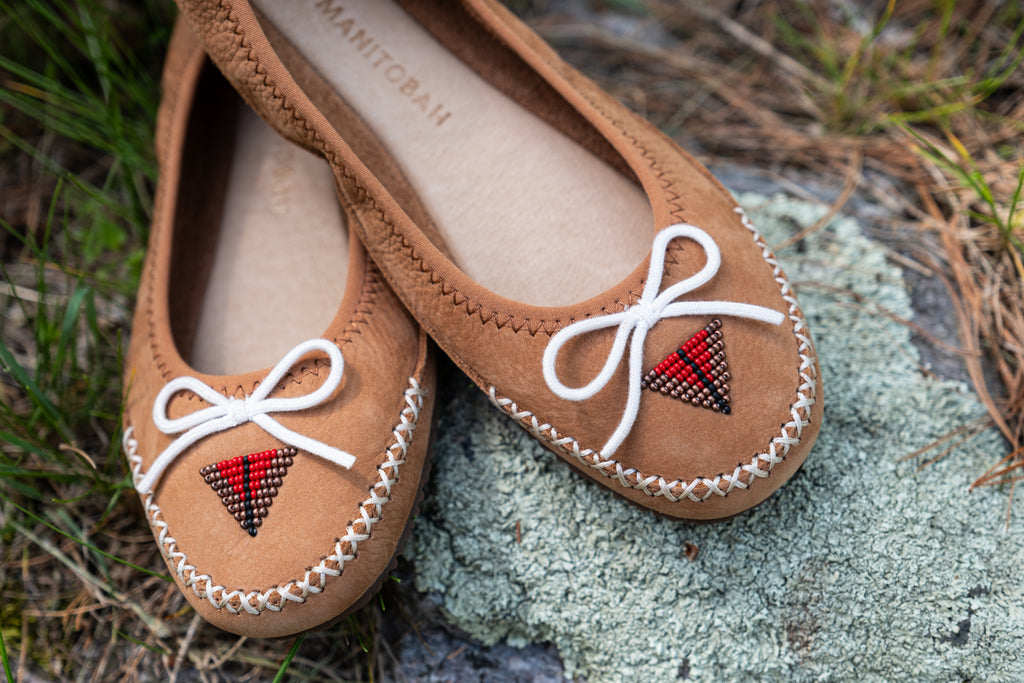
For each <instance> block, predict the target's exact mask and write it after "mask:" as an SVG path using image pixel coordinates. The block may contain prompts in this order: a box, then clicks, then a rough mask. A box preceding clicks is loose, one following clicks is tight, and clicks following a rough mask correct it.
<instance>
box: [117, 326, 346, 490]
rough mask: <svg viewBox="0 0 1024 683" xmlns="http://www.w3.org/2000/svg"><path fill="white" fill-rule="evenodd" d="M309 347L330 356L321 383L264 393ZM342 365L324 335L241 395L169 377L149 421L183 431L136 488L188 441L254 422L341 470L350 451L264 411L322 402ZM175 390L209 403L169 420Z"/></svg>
mask: <svg viewBox="0 0 1024 683" xmlns="http://www.w3.org/2000/svg"><path fill="white" fill-rule="evenodd" d="M311 351H323V352H324V353H326V354H327V357H328V358H329V359H330V361H331V370H330V372H329V373H328V375H327V379H326V380H324V383H323V384H321V385H320V387H319V388H317V389H316V391H313V392H312V393H309V394H306V395H305V396H295V397H291V398H267V396H268V395H269V394H270V392H271V391H273V390H274V387H276V386H277V384H278V382H280V381H281V379H282V378H283V377H284V376H285V374H286V373H287V372H288V371H289V370H290V369H291V368H292V366H294V365H295V364H296V363H297V362H298V361H299V359H300V358H302V357H303V356H304V355H306V354H307V353H310V352H311ZM344 369H345V360H344V358H343V357H342V355H341V351H340V350H338V347H337V346H335V345H334V344H333V343H331V342H329V341H327V340H326V339H309V340H306V341H304V342H302V343H301V344H299V345H298V346H296V347H295V348H294V349H292V350H291V351H289V352H288V353H287V354H286V355H285V357H284V358H282V359H281V360H280V362H278V364H277V365H275V366H274V368H273V369H272V370H271V371H270V372H269V373H268V374H267V376H266V377H265V378H264V379H263V381H262V382H260V385H259V386H258V387H257V388H256V390H255V391H254V392H252V394H250V395H249V396H246V397H245V398H243V399H237V398H234V397H232V396H225V395H224V394H221V393H219V392H218V391H217V390H216V389H213V388H212V387H210V386H209V385H208V384H205V383H203V382H202V381H200V380H198V379H196V378H195V377H177V378H175V379H172V380H171V381H170V382H168V383H167V384H166V385H164V388H163V389H161V390H160V393H159V394H157V397H156V401H155V402H154V403H153V422H154V423H155V424H156V427H157V429H159V430H160V431H161V432H163V433H164V434H180V433H181V432H184V434H182V435H181V436H179V437H178V438H177V439H175V440H174V441H173V442H171V444H170V445H169V446H168V447H167V448H166V449H164V452H163V453H161V454H160V455H159V456H157V458H156V460H154V461H153V464H152V465H151V466H150V468H149V471H148V472H146V474H145V476H144V477H142V478H141V479H140V480H139V481H138V483H137V484H136V487H135V488H136V489H138V491H139V493H142V494H146V493H150V492H151V491H152V490H153V487H154V486H156V482H157V481H158V480H159V479H160V476H161V475H162V474H163V472H164V470H166V469H167V467H168V466H169V465H170V464H171V463H172V462H174V459H175V458H177V457H178V456H179V455H181V454H182V453H183V452H184V451H185V449H187V448H188V447H189V446H191V445H192V444H194V443H195V442H197V441H199V440H200V439H203V438H206V437H207V436H211V435H212V434H216V433H217V432H222V431H224V430H226V429H231V428H233V427H238V426H239V425H243V424H245V423H247V422H253V423H255V424H256V425H259V426H260V427H261V428H262V429H263V430H264V431H265V432H267V433H269V434H270V435H271V436H274V437H276V438H277V439H279V440H281V441H283V442H284V443H286V444H288V445H289V446H294V447H295V448H298V449H300V450H302V451H305V452H307V453H311V454H313V455H317V456H320V457H321V458H323V459H325V460H328V461H330V462H332V463H335V464H337V465H341V466H342V467H344V468H346V469H348V468H350V467H352V465H353V464H354V463H355V461H356V459H355V457H354V456H352V455H351V454H349V453H346V452H345V451H342V450H338V449H337V448H334V447H333V446H328V445H327V444H325V443H322V442H320V441H317V440H315V439H311V438H309V437H308V436H304V435H302V434H299V433H297V432H294V431H292V430H290V429H288V428H287V427H285V426H284V425H282V424H281V423H280V422H278V421H277V420H275V419H273V418H272V417H270V415H268V413H281V412H294V411H297V410H307V409H309V408H312V407H313V406H316V405H319V404H321V403H323V402H324V401H325V400H327V399H328V398H330V396H331V394H333V393H334V390H335V389H337V387H338V384H339V383H340V382H341V375H342V372H344ZM179 391H191V392H193V393H194V394H196V395H197V396H199V397H200V398H201V399H203V400H204V401H206V402H207V403H209V404H210V407H209V408H203V409H201V410H197V411H195V412H193V413H190V414H188V415H185V416H183V417H179V418H176V419H173V420H172V419H170V418H168V417H167V404H168V402H169V401H170V400H171V397H172V396H174V395H175V394H177V393H178V392H179Z"/></svg>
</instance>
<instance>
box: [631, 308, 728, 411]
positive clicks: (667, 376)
mask: <svg viewBox="0 0 1024 683" xmlns="http://www.w3.org/2000/svg"><path fill="white" fill-rule="evenodd" d="M728 381H729V366H728V364H727V363H726V362H725V344H724V343H723V342H722V321H721V320H718V319H717V318H716V319H714V320H712V321H711V322H710V323H708V324H707V325H705V326H704V328H703V329H702V330H700V331H699V332H697V333H696V334H694V335H693V336H692V337H690V338H689V339H687V340H686V341H685V342H683V343H682V344H681V345H680V347H679V348H678V349H676V350H675V351H673V352H672V353H670V354H669V355H668V356H666V357H665V359H664V360H663V361H661V362H660V363H658V364H657V365H656V366H654V368H652V369H651V371H650V372H648V373H647V374H646V375H645V376H644V378H643V379H642V380H641V381H640V386H641V387H643V388H644V389H650V390H651V391H658V392H661V393H662V394H665V395H666V396H671V397H672V398H677V399H679V400H680V401H685V402H687V403H690V404H692V405H695V406H698V407H701V408H707V409H709V410H713V411H715V412H716V413H718V412H720V413H722V414H723V415H728V414H729V413H730V412H731V409H730V408H729V384H728Z"/></svg>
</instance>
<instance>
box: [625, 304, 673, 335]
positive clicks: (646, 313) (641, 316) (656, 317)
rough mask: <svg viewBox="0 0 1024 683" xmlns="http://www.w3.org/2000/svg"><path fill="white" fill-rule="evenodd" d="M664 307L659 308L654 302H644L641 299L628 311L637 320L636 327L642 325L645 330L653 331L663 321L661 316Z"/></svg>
mask: <svg viewBox="0 0 1024 683" xmlns="http://www.w3.org/2000/svg"><path fill="white" fill-rule="evenodd" d="M663 309H664V306H657V305H655V304H654V302H650V301H644V300H643V299H641V300H640V301H637V302H636V303H635V304H633V305H632V306H630V307H629V308H627V309H626V311H627V312H628V313H630V314H631V315H632V316H633V317H634V318H635V319H636V326H637V327H640V326H641V325H642V326H643V327H644V329H648V330H649V329H651V328H652V327H654V326H655V325H657V324H658V322H659V321H660V320H661V314H662V310H663Z"/></svg>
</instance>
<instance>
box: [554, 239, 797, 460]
mask: <svg viewBox="0 0 1024 683" xmlns="http://www.w3.org/2000/svg"><path fill="white" fill-rule="evenodd" d="M677 237H685V238H688V239H691V240H693V241H694V242H696V243H697V244H699V245H700V246H701V247H703V249H704V252H705V254H706V255H707V262H706V263H705V264H704V267H703V268H701V270H700V271H699V272H697V273H696V274H695V275H691V276H690V277H688V278H686V279H685V280H682V281H680V282H677V283H676V284H674V285H671V286H670V287H668V288H666V289H665V290H664V291H662V292H659V291H658V289H659V287H660V286H661V277H662V273H663V271H664V267H665V253H666V250H667V248H668V244H669V242H671V241H672V240H674V239H676V238H677ZM721 263H722V256H721V252H720V251H719V249H718V245H717V244H715V241H714V240H713V239H711V236H710V235H708V234H707V233H706V232H704V231H703V230H701V229H700V228H698V227H696V226H694V225H688V224H685V223H678V224H676V225H672V226H669V227H667V228H665V229H664V230H662V231H660V232H659V233H658V234H657V235H656V236H655V238H654V245H653V247H652V249H651V265H650V269H649V270H648V272H647V281H646V282H645V284H644V291H643V294H642V295H641V296H640V299H639V300H638V301H637V303H636V304H635V305H633V306H630V307H628V308H626V309H625V310H624V311H621V312H619V313H610V314H608V315H602V316H595V317H593V318H586V319H584V320H579V321H577V322H575V323H573V324H571V325H567V326H566V327H564V328H562V329H561V330H559V331H558V333H557V334H555V335H554V336H553V337H552V338H551V341H550V342H548V346H547V348H546V349H545V350H544V358H543V360H542V367H543V370H544V381H546V382H547V385H548V387H549V388H550V389H551V391H552V392H553V393H554V394H555V395H556V396H558V397H559V398H562V399H565V400H568V401H583V400H586V399H589V398H591V397H593V396H594V395H595V394H597V393H598V392H599V391H601V389H603V388H604V386H605V385H606V384H607V383H608V380H610V379H611V378H612V375H613V374H615V369H616V367H618V365H619V363H620V362H621V361H622V356H623V354H624V353H625V351H626V345H627V344H629V347H630V348H629V393H628V395H627V398H626V408H625V411H624V412H623V415H622V419H621V420H620V421H619V425H618V427H617V428H616V429H615V431H614V432H613V433H612V435H611V437H610V438H609V439H608V442H607V443H605V445H604V447H603V448H602V449H601V454H602V455H603V456H605V457H608V456H610V455H612V454H613V453H614V452H615V451H616V449H617V448H618V447H619V446H620V445H621V444H622V442H623V441H624V440H625V439H626V437H627V436H628V435H629V432H630V430H632V429H633V424H634V423H635V422H636V416H637V413H638V412H639V410H640V392H641V387H640V381H641V379H642V373H643V368H642V363H643V353H644V340H645V339H646V338H647V332H648V331H649V330H650V329H651V328H652V327H653V326H654V325H656V324H657V323H658V322H660V321H661V320H664V319H665V318H677V317H681V316H694V315H724V316H731V317H738V318H748V319H751V320H759V321H761V322H765V323H769V324H772V325H781V324H782V321H783V320H785V316H784V315H783V314H782V313H780V312H778V311H775V310H772V309H770V308H765V307H764V306H755V305H752V304H743V303H738V302H735V301H675V299H678V298H679V297H681V296H682V295H684V294H686V293H688V292H691V291H693V290H695V289H698V288H700V287H702V286H703V285H705V284H707V283H708V282H709V281H710V280H711V278H713V277H714V276H715V274H716V273H717V272H718V268H719V266H720V265H721ZM616 325H617V326H618V330H617V331H616V333H615V341H614V342H613V343H612V347H611V350H610V351H609V352H608V359H607V360H606V361H605V363H604V367H602V368H601V371H600V372H599V373H598V374H597V376H596V377H595V378H594V379H593V380H591V381H590V383H589V384H587V385H586V386H583V387H577V388H574V387H567V386H566V385H565V384H563V383H562V381H561V380H560V379H559V378H558V373H557V372H556V370H555V361H556V360H557V358H558V352H559V351H560V350H561V348H562V347H563V346H564V345H565V344H566V343H567V342H568V341H570V340H571V339H574V338H576V337H579V336H581V335H583V334H586V333H587V332H594V331H596V330H603V329H605V328H608V327H615V326H616Z"/></svg>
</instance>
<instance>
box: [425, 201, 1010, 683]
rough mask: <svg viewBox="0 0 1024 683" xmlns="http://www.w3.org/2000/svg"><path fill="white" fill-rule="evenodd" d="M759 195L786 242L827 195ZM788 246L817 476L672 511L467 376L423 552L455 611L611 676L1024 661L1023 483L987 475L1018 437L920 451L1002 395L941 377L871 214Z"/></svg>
mask: <svg viewBox="0 0 1024 683" xmlns="http://www.w3.org/2000/svg"><path fill="white" fill-rule="evenodd" d="M740 201H741V203H743V204H744V205H745V206H746V207H747V209H748V212H749V213H750V214H751V217H752V219H753V220H754V221H755V224H757V225H758V227H759V228H760V229H761V230H762V231H763V232H764V234H765V235H766V238H767V240H768V242H769V244H772V243H777V242H780V241H781V240H782V239H784V238H785V237H786V236H787V235H789V234H792V232H793V231H795V230H798V229H800V227H802V226H806V225H810V224H812V223H813V222H814V221H815V220H816V219H817V218H818V217H819V216H821V215H822V214H823V213H824V211H825V207H823V206H819V205H815V204H809V203H806V202H802V201H798V200H794V199H791V198H785V197H776V198H772V199H768V198H765V197H763V196H760V195H753V194H747V195H742V196H741V197H740ZM779 255H780V257H781V258H782V259H783V262H784V264H785V266H786V270H787V273H788V275H789V277H790V279H791V280H792V281H793V282H794V283H795V285H796V288H797V291H798V293H799V296H800V299H801V303H802V304H803V306H804V309H805V312H806V314H807V316H808V320H809V323H810V325H811V329H812V331H813V333H814V338H815V342H816V345H817V348H818V352H819V355H820V359H821V366H822V374H823V377H824V382H825V392H826V397H827V398H826V411H825V424H824V426H823V428H822V432H821V435H820V437H819V439H818V442H817V445H816V447H815V449H814V451H813V452H812V454H811V456H810V457H809V459H808V460H807V462H806V463H805V465H804V466H803V468H802V469H801V470H800V471H799V472H798V473H797V475H796V476H795V477H794V478H793V480H792V481H790V482H789V483H788V484H787V485H786V486H784V487H783V488H782V489H781V490H780V491H779V492H778V493H776V494H775V495H774V496H773V497H772V498H770V499H769V500H768V501H767V502H766V503H765V504H764V505H762V506H760V507H759V508H757V509H755V510H753V511H751V512H748V513H746V514H743V515H741V516H739V517H738V518H736V519H733V520H731V521H728V522H725V523H719V524H714V525H703V526H700V525H692V524H686V523H679V522H675V521H671V520H666V519H661V518H657V517H655V516H654V515H652V514H650V513H648V512H645V511H643V510H640V509H638V508H636V507H634V506H632V505H630V504H627V503H626V502H624V501H623V500H621V499H620V498H618V497H616V496H614V495H612V494H610V493H609V492H607V491H606V490H604V489H602V488H599V487H597V486H596V485H593V484H591V483H589V482H587V481H584V480H583V479H582V478H581V477H580V476H578V475H576V474H575V473H573V472H572V471H571V470H570V468H569V467H568V466H566V465H565V464H563V463H562V462H561V461H559V460H558V459H557V458H555V456H553V455H551V454H550V453H548V452H547V451H545V450H544V449H543V448H541V447H540V446H539V445H537V444H536V443H535V442H534V441H533V440H532V439H531V438H530V437H528V436H527V435H526V434H525V433H524V432H522V431H520V430H519V428H518V427H516V426H515V425H514V424H513V423H512V422H511V421H510V420H508V419H507V418H505V417H504V416H502V415H501V414H500V413H498V411H496V410H495V409H494V408H493V407H492V406H491V405H490V404H489V402H488V401H487V399H486V397H485V396H484V395H483V394H482V393H480V392H479V391H478V390H477V389H475V388H473V387H471V386H469V385H468V381H466V380H464V378H463V382H464V384H463V383H460V386H458V387H454V388H453V390H451V391H449V392H447V393H446V396H448V397H451V398H450V400H449V401H448V402H447V403H446V404H445V405H443V406H441V415H440V420H439V425H438V437H437V443H436V446H435V468H434V478H433V482H432V483H431V484H430V486H429V488H428V492H427V499H426V501H425V503H424V508H423V511H422V514H421V515H420V517H419V519H418V520H417V523H416V528H415V530H414V533H413V537H412V542H411V544H410V548H409V550H408V556H409V557H410V558H411V560H412V561H413V564H414V566H415V580H416V585H417V587H418V588H419V589H420V590H423V591H430V592H432V593H433V594H434V595H435V596H436V597H437V599H438V600H439V601H440V604H441V608H442V610H443V611H444V613H445V614H446V615H447V617H448V619H450V621H451V623H452V624H453V625H454V626H455V627H457V628H459V629H462V630H463V631H465V632H467V633H468V634H469V635H470V636H472V637H474V638H477V639H479V640H480V641H482V642H483V643H485V644H494V643H498V642H499V641H503V642H504V643H507V644H509V645H513V646H517V645H524V644H527V643H545V642H547V643H551V644H553V645H554V647H556V648H557V650H558V652H559V654H560V656H561V658H562V663H563V666H564V674H565V675H566V676H580V677H585V678H586V679H587V680H589V681H592V682H593V681H625V680H673V679H681V680H694V681H712V680H733V681H743V680H760V681H763V680H785V681H810V680H839V681H853V680H856V681H875V680H926V681H966V680H975V681H978V680H986V681H999V680H1021V679H1024V651H1022V649H1021V647H1020V643H1021V642H1024V641H1022V640H1021V637H1022V636H1024V583H1022V582H1020V581H1019V580H1018V577H1017V570H1018V567H1019V566H1020V565H1021V561H1022V560H1024V551H1022V549H1021V547H1020V544H1019V542H1018V541H1017V540H1016V539H1018V538H1019V537H1020V534H1021V533H1022V531H1024V522H1022V521H1021V516H1020V515H1019V514H1018V515H1015V516H1013V517H1012V518H1011V521H1010V524H1009V527H1007V526H1006V523H1005V519H1006V511H1007V504H1008V496H1007V493H1006V492H1005V491H1000V490H997V489H991V488H987V489H982V490H976V491H974V492H971V493H968V486H969V485H970V483H971V482H972V481H973V480H974V479H975V478H976V477H977V476H978V474H979V473H981V472H982V471H984V470H985V469H986V468H987V467H988V466H989V465H991V464H992V463H994V462H995V461H996V460H998V459H999V457H1001V455H1002V454H1003V452H1004V445H1003V443H1002V442H1001V441H1000V440H999V437H998V436H997V435H996V434H995V433H994V432H992V431H987V432H983V433H981V434H980V435H979V436H976V437H974V438H972V439H970V440H968V441H967V442H966V443H964V444H962V445H960V446H959V447H957V448H956V449H955V450H954V451H953V452H952V453H950V454H949V455H948V456H947V457H945V458H944V459H942V460H940V461H939V462H937V463H935V464H931V465H928V466H927V467H920V465H921V462H922V460H921V459H920V458H919V459H917V460H914V461H910V460H905V459H903V458H904V456H906V455H908V454H910V453H912V452H913V451H915V450H916V449H918V448H920V447H922V446H924V445H926V444H928V443H930V442H932V441H933V440H935V439H937V438H939V437H941V436H943V435H944V434H946V433H948V432H949V431H950V430H953V429H955V428H957V427H960V426H961V425H964V424H966V423H969V422H971V421H973V420H975V419H977V418H979V417H980V416H982V415H983V414H984V411H983V409H982V407H981V406H980V404H979V403H978V402H977V400H976V398H975V397H974V395H973V393H972V392H971V391H970V390H969V388H968V387H967V386H966V385H964V384H962V383H960V382H954V381H939V380H936V379H934V378H932V377H931V376H930V375H928V373H923V372H922V371H921V367H920V365H919V356H918V352H917V349H916V348H915V347H914V346H913V344H912V343H911V339H910V337H911V335H910V330H909V329H908V328H907V327H906V326H904V325H902V324H900V323H898V322H894V320H893V319H892V318H891V317H890V316H887V315H885V314H884V312H883V309H884V311H887V312H890V313H893V314H895V315H896V316H902V317H904V318H911V317H912V316H913V313H912V310H911V303H910V301H911V300H910V296H909V294H908V291H907V287H906V285H905V281H904V278H903V276H902V274H901V272H900V270H899V269H898V268H896V267H894V266H893V265H891V264H890V263H889V262H887V260H886V257H885V251H884V250H883V249H882V248H881V247H880V246H879V244H878V243H876V242H873V241H871V240H869V239H867V238H865V237H864V235H863V234H862V233H861V231H860V230H859V228H858V225H857V224H856V223H855V222H853V221H852V220H849V219H837V220H835V221H833V222H832V223H831V224H830V225H829V226H828V227H827V228H826V229H825V230H823V231H821V232H819V233H817V234H815V235H812V236H811V237H810V238H808V239H807V240H806V241H805V243H803V244H801V245H797V246H796V247H791V248H789V249H787V250H785V251H783V252H782V253H780V254H779ZM454 381H456V382H458V379H456V380H454ZM481 482H484V484H483V485H481ZM517 531H518V533H517ZM691 546H692V547H695V548H696V550H697V555H696V557H695V558H694V559H688V558H687V552H686V550H687V548H690V547H691ZM691 551H692V548H691ZM691 554H692V552H691ZM501 647H504V645H502V646H501ZM510 661H511V659H510ZM542 675H543V676H545V677H546V676H547V675H548V673H547V671H546V672H545V673H544V674H542ZM517 680H528V676H527V677H525V678H517Z"/></svg>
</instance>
